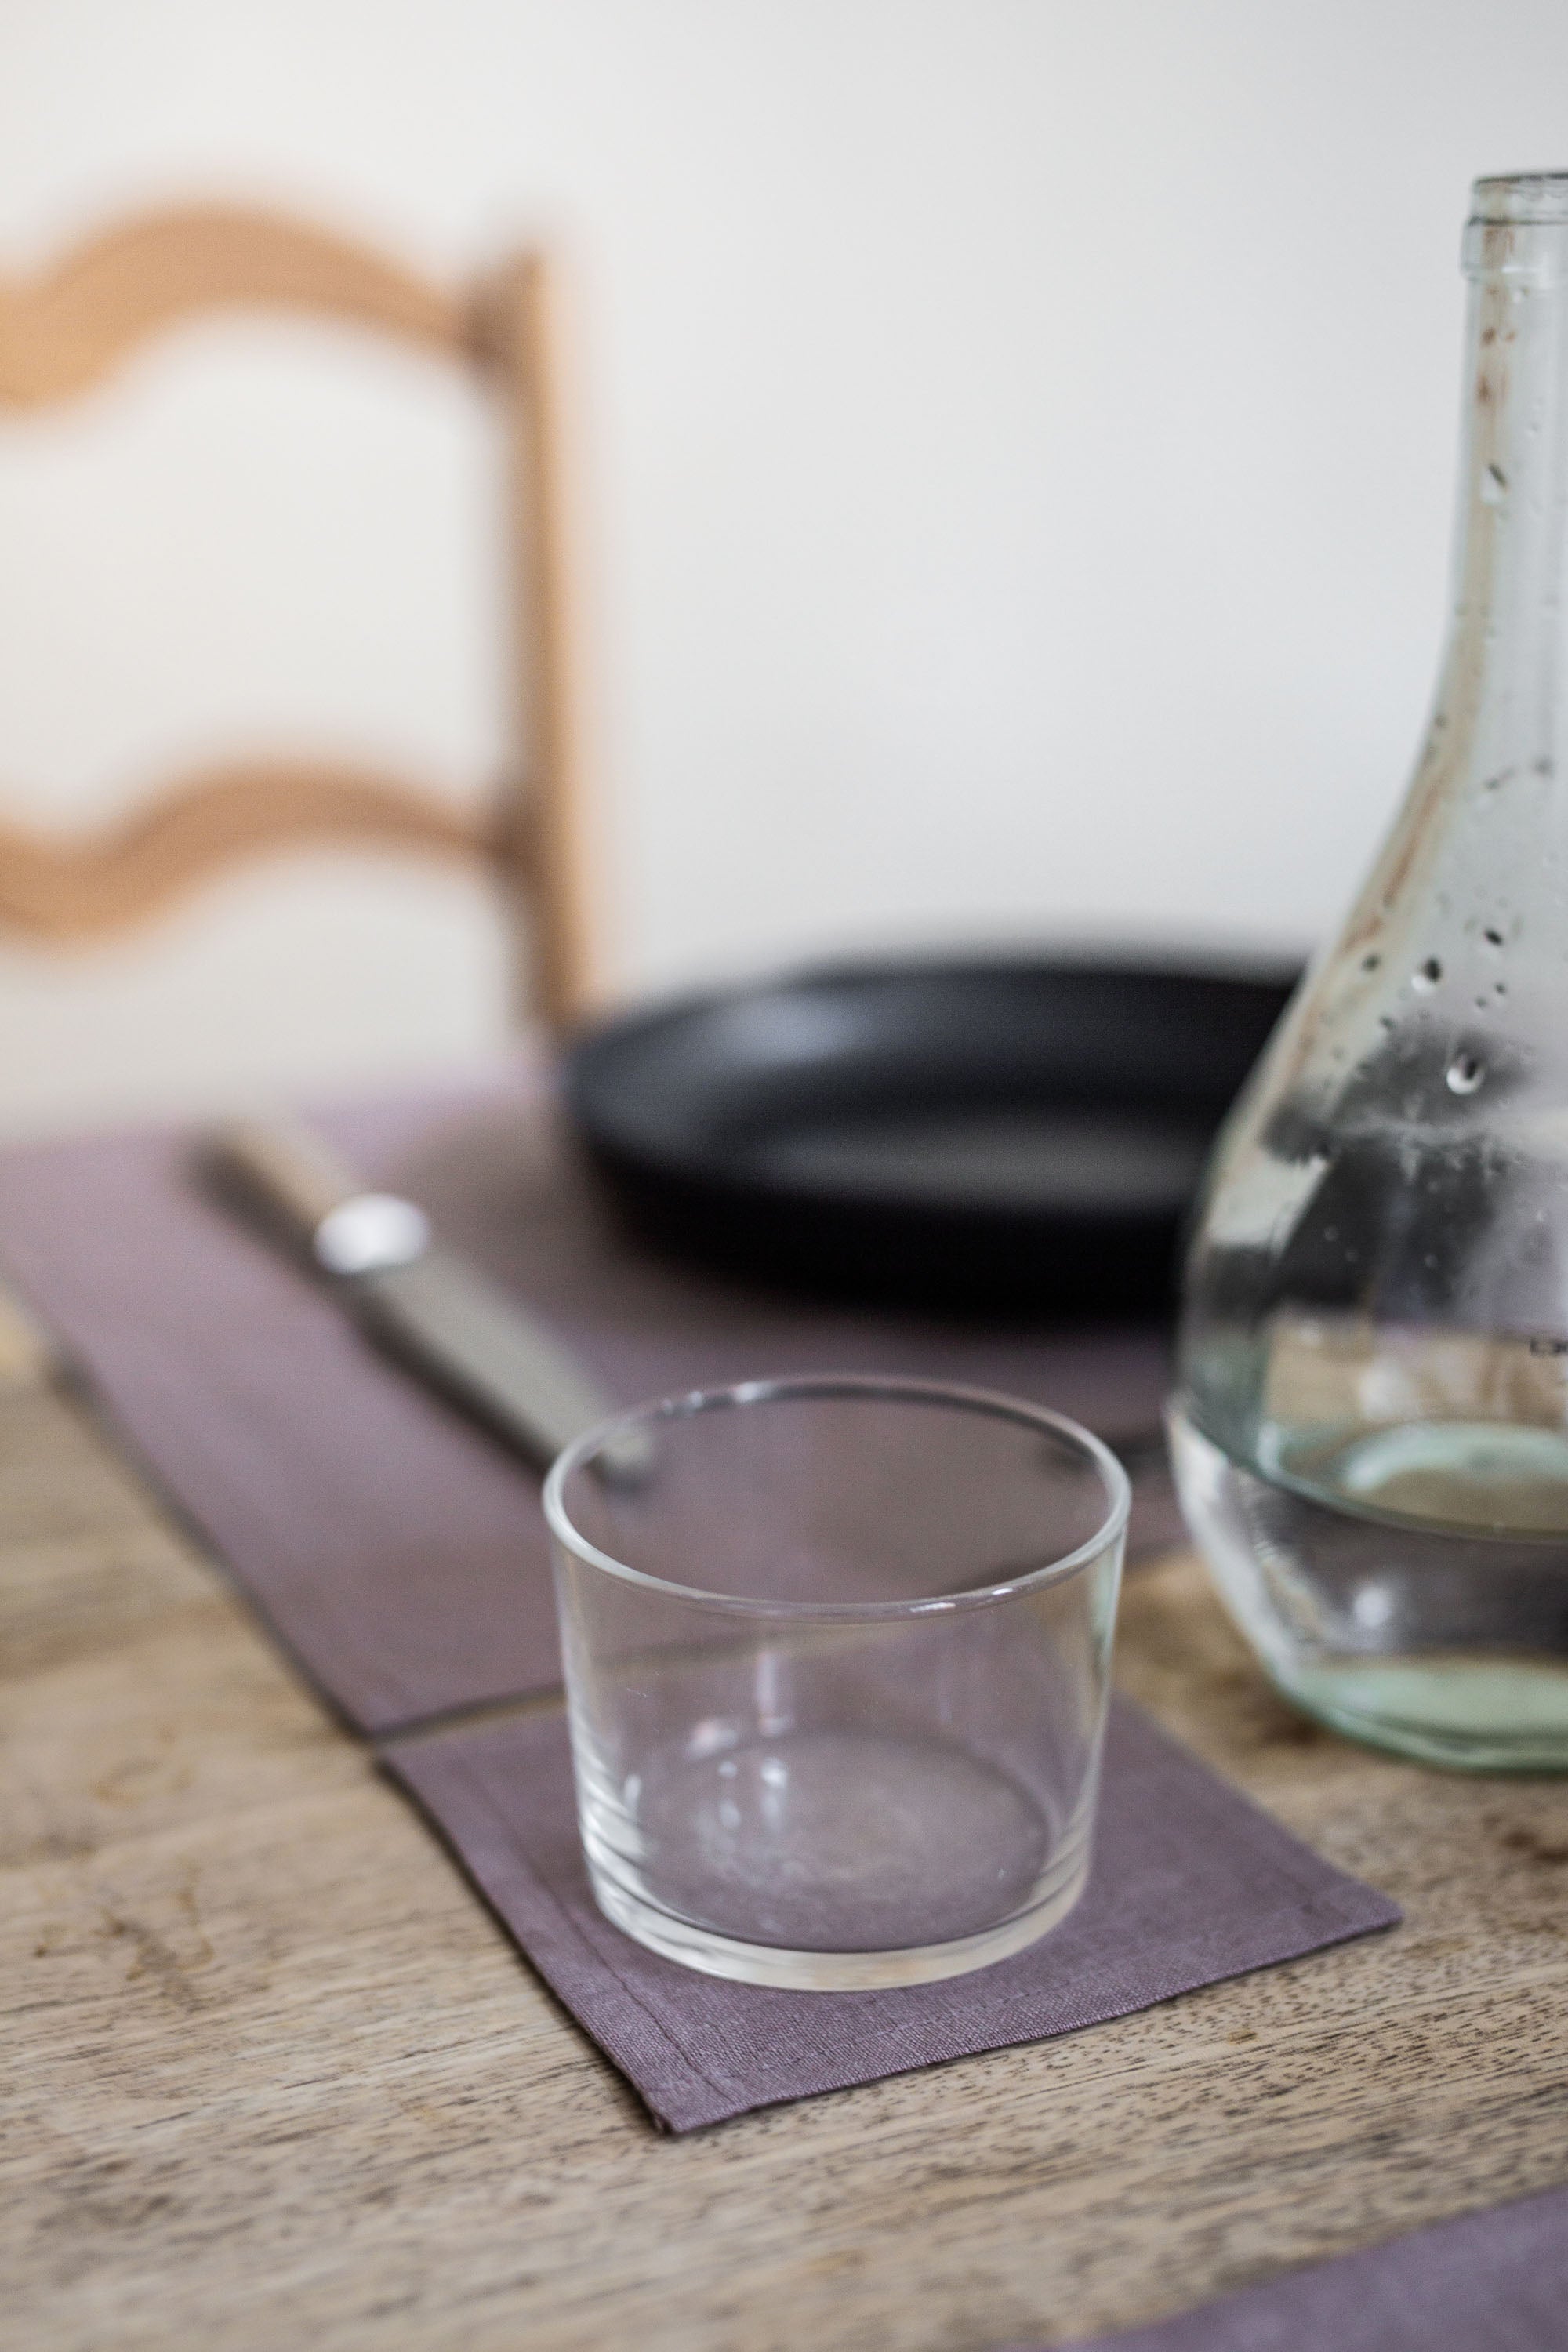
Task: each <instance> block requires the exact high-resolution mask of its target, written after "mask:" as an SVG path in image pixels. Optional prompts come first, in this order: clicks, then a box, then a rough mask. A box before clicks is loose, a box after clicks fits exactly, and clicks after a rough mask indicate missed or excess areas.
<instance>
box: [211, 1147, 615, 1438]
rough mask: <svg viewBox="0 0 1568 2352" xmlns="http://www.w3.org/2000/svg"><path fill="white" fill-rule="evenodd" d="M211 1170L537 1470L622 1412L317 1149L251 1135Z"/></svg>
mask: <svg viewBox="0 0 1568 2352" xmlns="http://www.w3.org/2000/svg"><path fill="white" fill-rule="evenodd" d="M211 1165H212V1168H213V1171H214V1173H215V1174H216V1175H217V1176H218V1177H219V1178H221V1179H222V1181H223V1182H224V1185H225V1189H226V1190H234V1191H237V1192H239V1193H240V1194H242V1195H243V1197H244V1199H245V1200H246V1202H247V1204H248V1205H249V1206H250V1207H251V1208H252V1209H256V1210H259V1211H261V1212H262V1213H263V1214H264V1215H265V1216H266V1218H267V1220H268V1223H270V1224H271V1225H272V1226H273V1227H274V1228H275V1229H280V1230H281V1231H282V1232H283V1233H284V1234H287V1235H288V1236H289V1239H290V1240H291V1241H293V1242H294V1243H295V1244H297V1245H300V1246H302V1247H303V1248H304V1249H305V1251H306V1252H307V1253H308V1255H309V1256H310V1261H311V1263H312V1265H314V1267H315V1268H316V1269H317V1271H318V1272H319V1273H321V1275H323V1276H326V1277H328V1278H329V1279H330V1280H331V1283H332V1284H333V1285H334V1286H335V1287H336V1288H337V1290H338V1291H339V1293H340V1295H341V1296H342V1299H343V1302H344V1304H345V1305H346V1306H347V1307H350V1308H351V1309H352V1311H353V1315H354V1316H355V1318H357V1320H358V1321H359V1322H360V1323H361V1324H362V1325H363V1328H364V1329H365V1331H366V1332H367V1333H368V1334H369V1336H370V1338H371V1339H374V1341H375V1342H376V1344H377V1346H378V1347H381V1348H383V1349H385V1351H386V1353H387V1354H388V1355H390V1356H394V1357H395V1358H396V1359H397V1360H398V1361H399V1362H400V1363H403V1364H405V1365H407V1366H409V1367H410V1368H411V1369H412V1370H414V1371H416V1372H417V1373H419V1374H420V1376H421V1377H422V1378H423V1379H425V1380H426V1381H430V1382H431V1383H432V1385H433V1386H435V1387H436V1388H437V1389H439V1390H441V1391H443V1392H444V1393H445V1394H446V1395H447V1397H448V1398H450V1399H451V1400H452V1401H453V1402H455V1403H457V1404H458V1405H461V1406H462V1407H463V1409H464V1410H465V1411H466V1412H470V1413H473V1414H474V1415H475V1416H476V1417H477V1418H478V1419H479V1420H480V1421H483V1422H485V1423H487V1424H488V1425H489V1428H490V1429H491V1430H493V1431H495V1432H496V1433H498V1434H499V1435H500V1436H501V1437H503V1438H504V1439H505V1440H506V1441H507V1443H508V1444H510V1445H512V1446H514V1447H516V1448H517V1450H518V1451H519V1452H520V1453H521V1454H525V1455H526V1456H527V1457H528V1459H529V1460H530V1461H531V1462H533V1463H535V1464H537V1465H539V1466H540V1467H541V1468H544V1467H546V1466H547V1465H549V1464H550V1463H552V1461H553V1460H554V1458H555V1456H556V1455H557V1454H559V1453H560V1451H561V1449H562V1447H563V1445H569V1444H571V1443H572V1440H573V1439H574V1438H575V1437H581V1435H582V1434H583V1433H584V1430H586V1429H591V1428H592V1427H593V1426H594V1424H595V1423H596V1422H601V1421H605V1420H607V1419H608V1418H609V1416H610V1415H611V1414H612V1413H613V1412H614V1411H615V1407H614V1406H613V1405H612V1403H611V1402H610V1401H609V1399H608V1398H607V1397H605V1396H604V1395H603V1394H602V1393H601V1392H600V1391H599V1390H598V1389H597V1388H596V1387H595V1384H594V1382H593V1381H591V1380H590V1379H589V1378H588V1376H587V1374H586V1373H585V1372H584V1371H583V1370H580V1369H579V1367H578V1366H577V1365H576V1364H575V1363H574V1361H573V1360H572V1358H571V1357H570V1355H568V1354H567V1352H566V1350H565V1349H563V1348H562V1347H561V1346H560V1345H559V1344H558V1343H557V1342H556V1340H554V1339H552V1337H551V1335H550V1333H549V1332H548V1331H546V1330H545V1329H544V1328H542V1325H541V1324H539V1323H538V1322H537V1321H536V1320H535V1319H534V1318H533V1317H532V1316H531V1315H530V1314H529V1313H528V1312H527V1311H526V1309H525V1308H523V1307H520V1306H519V1305H518V1304H517V1302H516V1301H515V1300H514V1299H512V1298H510V1297H508V1296H507V1294H506V1293H505V1292H504V1291H502V1290H500V1288H498V1287H497V1286H496V1285H495V1284H494V1283H492V1282H491V1281H490V1280H489V1278H488V1276H485V1275H483V1274H481V1273H479V1270H478V1268H477V1267H475V1266H472V1265H469V1264H468V1262H467V1260H466V1259H464V1258H463V1257H461V1256H459V1255H458V1252H457V1251H456V1250H452V1249H448V1248H447V1246H446V1244H444V1243H442V1242H440V1241H438V1240H437V1237H436V1235H435V1234H433V1233H432V1231H431V1227H430V1221H429V1219H428V1218H427V1217H426V1214H425V1213H424V1211H423V1210H422V1209H419V1208H416V1206H415V1204H414V1202H412V1201H405V1200H402V1199H400V1198H398V1196H397V1195H396V1194H395V1193H391V1192H369V1191H367V1190H366V1188H365V1187H364V1186H363V1184H362V1183H360V1181H358V1179H357V1178H356V1177H355V1176H354V1175H353V1172H352V1171H351V1170H349V1169H348V1168H346V1167H344V1166H343V1165H342V1162H341V1161H340V1160H338V1159H337V1157H336V1156H335V1154H334V1153H333V1152H332V1151H331V1150H329V1148H328V1146H327V1145H326V1144H324V1143H323V1142H322V1141H321V1139H320V1138H319V1137H318V1136H315V1135H313V1134H311V1133H310V1132H309V1131H308V1130H307V1129H303V1128H295V1127H289V1126H281V1125H274V1124H273V1123H271V1122H270V1121H268V1122H265V1123H264V1122H260V1121H254V1122H253V1121H249V1120H247V1121H242V1122H240V1123H238V1124H237V1125H235V1126H232V1127H226V1128H224V1129H221V1130H220V1131H219V1132H218V1133H217V1134H216V1136H215V1137H214V1138H213V1140H212V1145H211Z"/></svg>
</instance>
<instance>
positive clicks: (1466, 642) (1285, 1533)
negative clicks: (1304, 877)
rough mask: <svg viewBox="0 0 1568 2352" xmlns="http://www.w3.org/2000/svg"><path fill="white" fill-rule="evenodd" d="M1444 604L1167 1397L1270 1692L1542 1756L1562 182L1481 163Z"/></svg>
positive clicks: (1556, 1238)
mask: <svg viewBox="0 0 1568 2352" xmlns="http://www.w3.org/2000/svg"><path fill="white" fill-rule="evenodd" d="M1464 252H1465V268H1466V273H1467V275H1468V278H1469V280H1470V311H1469V348H1468V362H1467V387H1468V427H1467V433H1466V442H1465V455H1464V465H1463V476H1462V482H1461V504H1460V524H1459V534H1458V549H1457V561H1456V599H1455V610H1454V615H1453V623H1452V628H1451V633H1450V636H1449V642H1448V646H1447V654H1446V656H1445V660H1444V664H1443V669H1442V673H1441V677H1440V681H1439V688H1438V695H1437V703H1436V712H1435V715H1434V717H1433V719H1432V720H1431V724H1430V728H1429V730H1428V733H1427V737H1426V743H1425V746H1424V748H1423V751H1422V753H1421V757H1420V761H1419V764H1418V766H1417V769H1416V772H1415V780H1414V782H1413V783H1412V785H1411V788H1410V792H1409V794H1408V797H1407V799H1406V801H1405V805H1404V808H1403V809H1402V811H1401V812H1400V814H1399V816H1398V818H1397V820H1396V822H1395V824H1394V829H1393V832H1392V834H1391V835H1390V837H1389V839H1388V842H1387V845H1386V846H1385V847H1384V850H1383V852H1382V854H1381V856H1379V858H1378V860H1377V862H1376V864H1375V866H1374V867H1373V873H1372V875H1371V877H1370V879H1369V880H1368V882H1367V883H1366V886H1365V887H1364V888H1363V891H1362V893H1361V896H1360V898H1358V899H1357V900H1356V902H1355V905H1354V908H1353V909H1352V913H1351V916H1350V919H1349V921H1348V922H1347V924H1346V926H1345V928H1344V930H1343V932H1342V936H1341V937H1340V939H1339V940H1338V942H1337V944H1336V945H1335V947H1334V948H1333V950H1331V953H1329V954H1328V955H1327V956H1326V957H1323V958H1321V960H1320V961H1318V963H1317V964H1316V965H1315V966H1314V969H1313V971H1311V972H1310V974H1309V975H1308V978H1307V980H1306V981H1305V982H1303V984H1302V988H1301V990H1300V993H1299V995H1298V997H1297V998H1296V1000H1295V1002H1294V1003H1293V1004H1292V1005H1291V1007H1290V1009H1289V1012H1288V1013H1287V1014H1286V1016H1285V1019H1284V1021H1283V1023H1282V1024H1281V1026H1280V1028H1279V1032H1278V1034H1276V1036H1275V1038H1274V1040H1273V1041H1272V1043H1271V1044H1270V1045H1269V1048H1268V1052H1267V1053H1266V1055H1265V1056H1264V1058H1263V1061H1262V1063H1261V1064H1260V1066H1259V1067H1258V1071H1257V1072H1256V1074H1255V1076H1254V1077H1253V1079H1252V1081H1251V1082H1250V1084H1249V1086H1248V1088H1247V1093H1246V1095H1245V1097H1244V1098H1243V1100H1242V1101H1241V1103H1240V1104H1239V1105H1238V1107H1237V1110H1236V1112H1235V1113H1234V1114H1233V1117H1232V1118H1231V1121H1230V1123H1229V1125H1228V1127H1227V1129H1226V1133H1225V1135H1224V1136H1223V1137H1222V1139H1221V1141H1220V1145H1219V1148H1218V1150H1217V1151H1216V1153H1215V1160H1214V1162H1213V1165H1212V1167H1211V1169H1210V1171H1209V1176H1208V1179H1207V1182H1206V1187H1205V1198H1204V1202H1203V1204H1202V1207H1201V1210H1200V1215H1199V1223H1198V1225H1197V1228H1196V1232H1195V1237H1194V1245H1193V1249H1192V1253H1191V1256H1190V1260H1189V1264H1188V1267H1187V1274H1186V1286H1185V1299H1184V1317H1183V1328H1182V1338H1181V1348H1180V1373H1179V1386H1178V1393H1177V1396H1176V1400H1175V1402H1174V1405H1173V1444H1174V1450H1175V1458H1176V1468H1177V1475H1178V1479H1179V1482H1180V1486H1181V1490H1182V1496H1183V1501H1184V1507H1185V1509H1186V1513H1187V1517H1188V1520H1189V1523H1190V1525H1191V1526H1192V1528H1193V1530H1194V1535H1195V1536H1196V1538H1197V1539H1198V1541H1199V1543H1200V1545H1201V1547H1202V1549H1203V1550H1204V1551H1205V1554H1206V1556H1207V1559H1208V1560H1209V1563H1210V1565H1211V1567H1212V1569H1213V1570H1214V1573H1215V1578H1216V1580H1217V1581H1218V1584H1219V1586H1220V1589H1221V1591H1222V1592H1223V1593H1224V1595H1225V1598H1226V1601H1227V1602H1228V1604H1229V1606H1230V1608H1231V1610H1232V1612H1233V1613H1234V1614H1235V1616H1236V1617H1237V1620H1238V1621H1239V1622H1240V1624H1241V1626H1242V1628H1243V1630H1244V1631H1245V1632H1246V1633H1247V1635H1248V1636H1249V1638H1250V1640H1251V1641H1252V1643H1253V1644H1254V1646H1255V1647H1256V1649H1257V1650H1258V1654H1259V1655H1260V1656H1261V1658H1262V1659H1263V1661H1264V1664H1266V1666H1267V1667H1268V1671H1269V1673H1270V1674H1271V1675H1272V1676H1273V1677H1274V1679H1275V1681H1276V1682H1277V1683H1278V1684H1279V1685H1280V1687H1281V1688H1282V1689H1283V1690H1284V1691H1285V1692H1286V1693H1287V1695H1288V1696H1290V1697H1292V1698H1294V1699H1295V1700H1297V1701H1298V1702H1299V1703H1300V1705H1302V1706H1305V1707H1306V1708H1308V1709H1309V1710H1310V1712H1311V1713H1313V1714H1315V1715H1317V1716H1319V1717H1322V1718H1324V1719H1325V1720H1327V1721H1329V1722H1331V1723H1333V1724H1335V1725H1336V1726H1338V1727H1340V1728H1342V1729H1343V1730H1345V1731H1349V1732H1352V1733H1354V1734H1357V1735H1359V1736H1360V1737H1362V1738H1366V1739H1370V1740H1373V1741H1375V1742H1377V1743H1379V1744H1381V1745H1383V1746H1385V1747H1388V1748H1394V1749H1397V1750H1400V1751H1402V1752H1404V1753H1406V1754H1410V1755H1415V1756H1419V1757H1423V1758H1426V1759H1430V1760H1434V1761H1439V1762H1447V1763H1453V1764H1460V1765H1470V1766H1474V1767H1476V1768H1478V1769H1507V1768H1517V1769H1537V1770H1539V1769H1568V773H1565V772H1564V760H1565V758H1568V728H1565V723H1564V722H1565V719H1568V601H1565V595H1568V577H1565V572H1568V173H1563V174H1555V173H1553V174H1548V175H1540V174H1531V175H1529V176H1521V177H1517V178H1510V179H1495V180H1482V181H1480V182H1479V183H1478V184H1477V187H1476V191H1475V208H1474V212H1473V214H1472V216H1471V219H1470V221H1469V223H1468V227H1467V230H1466V236H1465V247H1464Z"/></svg>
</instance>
